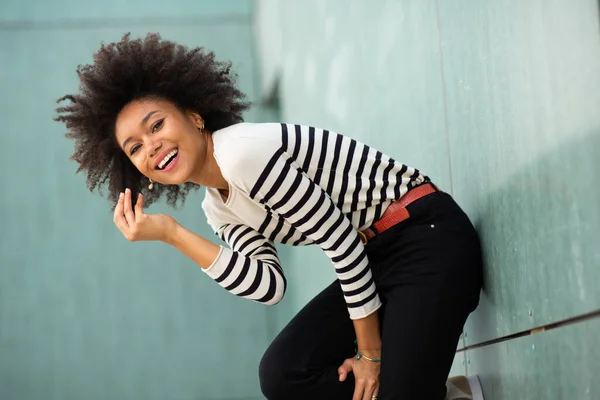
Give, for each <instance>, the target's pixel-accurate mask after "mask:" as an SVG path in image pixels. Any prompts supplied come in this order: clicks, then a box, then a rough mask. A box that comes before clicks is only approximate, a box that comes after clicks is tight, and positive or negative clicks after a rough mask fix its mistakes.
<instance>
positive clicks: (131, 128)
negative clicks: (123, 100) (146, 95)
mask: <svg viewBox="0 0 600 400" xmlns="http://www.w3.org/2000/svg"><path fill="white" fill-rule="evenodd" d="M153 111H157V113H156V114H157V115H158V114H164V113H169V114H170V113H173V112H176V111H177V108H176V107H175V106H174V105H173V104H172V103H171V102H169V101H166V100H162V99H142V100H134V101H132V102H130V103H128V104H127V105H125V107H123V109H122V110H121V111H120V112H119V114H118V115H117V120H116V123H115V135H116V137H117V140H118V141H119V143H122V142H123V140H125V139H126V138H127V137H129V136H131V135H135V134H136V132H139V131H140V130H142V129H143V128H144V127H143V126H142V125H141V124H142V120H143V119H144V118H145V117H146V116H147V115H148V113H151V112H153ZM150 120H152V117H151V118H150Z"/></svg>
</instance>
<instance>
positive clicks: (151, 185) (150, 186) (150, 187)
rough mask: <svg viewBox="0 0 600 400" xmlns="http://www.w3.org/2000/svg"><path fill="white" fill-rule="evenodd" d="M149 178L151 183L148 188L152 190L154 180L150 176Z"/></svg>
mask: <svg viewBox="0 0 600 400" xmlns="http://www.w3.org/2000/svg"><path fill="white" fill-rule="evenodd" d="M148 180H149V181H150V184H149V185H148V189H149V190H152V189H153V188H154V182H153V181H152V179H150V178H148Z"/></svg>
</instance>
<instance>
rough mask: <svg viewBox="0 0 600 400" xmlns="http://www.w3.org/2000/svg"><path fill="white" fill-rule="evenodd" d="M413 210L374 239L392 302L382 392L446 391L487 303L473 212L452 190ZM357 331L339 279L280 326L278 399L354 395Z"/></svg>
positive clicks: (267, 375)
mask: <svg viewBox="0 0 600 400" xmlns="http://www.w3.org/2000/svg"><path fill="white" fill-rule="evenodd" d="M407 209H408V211H409V213H410V218H409V219H407V220H405V221H403V222H401V223H400V224H398V225H396V226H394V227H393V228H390V229H388V230H387V231H385V232H383V233H382V234H381V235H379V236H377V237H375V238H373V239H372V240H371V241H370V242H369V243H368V244H367V246H366V248H367V253H368V256H369V259H370V261H371V268H372V271H373V275H374V278H375V282H376V285H377V288H378V292H379V295H380V298H381V300H382V303H383V306H382V308H381V309H380V310H379V316H380V321H381V334H382V346H383V347H382V362H381V375H380V389H379V399H381V400H388V399H420V400H421V399H422V400H442V399H443V398H444V397H445V394H446V387H445V382H446V379H447V377H448V373H449V371H450V368H451V365H452V360H453V358H454V354H455V351H456V348H457V345H458V340H459V337H460V334H461V332H462V328H463V325H464V323H465V321H466V319H467V316H468V315H469V314H470V313H471V312H472V311H473V310H474V309H475V308H476V307H477V304H478V303H479V292H480V288H481V277H482V261H481V251H480V245H479V240H478V237H477V234H476V232H475V229H474V228H473V225H472V224H471V222H470V221H469V219H468V217H467V215H466V214H465V213H464V212H463V211H462V210H461V209H460V207H459V206H458V205H457V204H456V203H455V202H454V200H453V199H452V197H451V196H450V195H448V194H446V193H442V192H436V193H433V194H430V195H428V196H425V197H423V198H421V199H419V200H417V201H415V202H413V203H412V204H410V205H409V206H408V207H407ZM355 339H356V335H355V332H354V327H353V324H352V321H351V320H350V318H349V316H348V311H347V309H346V303H345V302H344V298H343V295H342V291H341V288H340V285H339V283H338V282H337V281H335V282H333V283H332V284H331V285H330V286H329V287H327V288H326V289H325V290H323V292H321V293H320V294H319V295H317V296H316V297H315V298H314V299H313V300H311V301H310V302H309V303H308V304H307V305H306V306H305V307H304V308H303V309H302V310H301V311H300V312H299V313H298V314H297V315H296V316H295V317H294V318H293V319H292V321H290V323H289V324H288V325H287V326H286V327H285V328H284V329H283V330H282V331H281V333H280V334H279V335H278V336H277V337H276V338H275V340H274V341H273V343H272V344H271V345H270V346H269V348H268V349H267V351H266V352H265V354H264V356H263V359H262V361H261V364H260V368H259V375H260V384H261V389H262V391H263V394H264V395H265V396H266V397H267V398H268V399H270V400H272V399H285V400H293V399H335V400H345V399H348V400H350V399H352V394H353V391H354V379H353V375H352V374H350V375H349V376H348V378H347V379H346V381H345V382H339V379H338V374H337V369H338V367H339V366H340V365H341V364H342V362H343V361H344V360H345V359H346V358H349V357H352V356H353V355H354V354H355V344H354V340H355Z"/></svg>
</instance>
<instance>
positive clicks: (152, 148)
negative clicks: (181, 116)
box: [146, 138, 162, 158]
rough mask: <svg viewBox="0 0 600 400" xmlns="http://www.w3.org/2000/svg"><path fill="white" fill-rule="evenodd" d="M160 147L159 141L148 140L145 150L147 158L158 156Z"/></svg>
mask: <svg viewBox="0 0 600 400" xmlns="http://www.w3.org/2000/svg"><path fill="white" fill-rule="evenodd" d="M161 147H162V144H161V143H160V140H156V139H154V138H148V143H147V144H146V149H148V157H150V158H153V157H155V156H156V155H157V154H158V152H159V150H160V148H161Z"/></svg>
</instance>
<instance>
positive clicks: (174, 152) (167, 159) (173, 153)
mask: <svg viewBox="0 0 600 400" xmlns="http://www.w3.org/2000/svg"><path fill="white" fill-rule="evenodd" d="M175 156H177V149H173V150H172V151H171V152H169V154H167V155H166V156H165V158H163V159H162V160H161V161H160V162H159V163H158V166H157V168H158V169H164V168H165V167H166V166H167V165H169V163H170V162H171V161H173V160H174V159H175Z"/></svg>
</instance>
